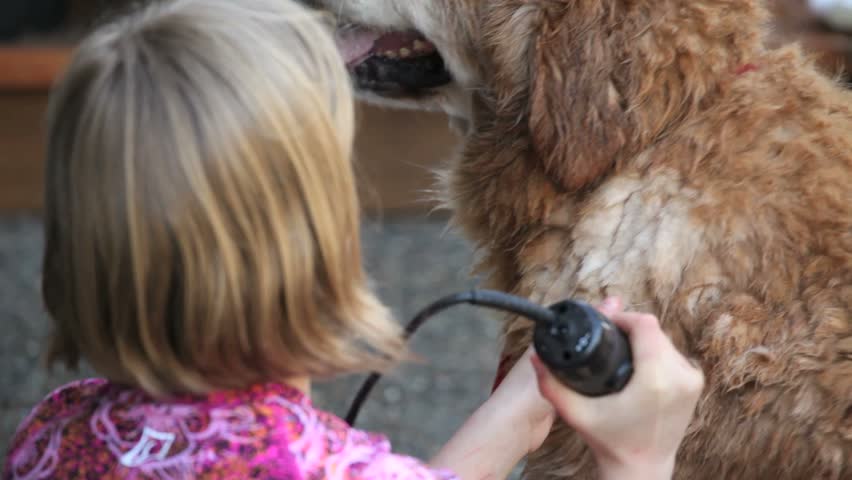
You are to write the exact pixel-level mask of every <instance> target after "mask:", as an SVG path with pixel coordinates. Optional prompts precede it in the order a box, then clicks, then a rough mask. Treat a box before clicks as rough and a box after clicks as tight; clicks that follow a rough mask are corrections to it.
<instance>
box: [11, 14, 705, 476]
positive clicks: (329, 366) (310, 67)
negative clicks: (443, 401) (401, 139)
mask: <svg viewBox="0 0 852 480" xmlns="http://www.w3.org/2000/svg"><path fill="white" fill-rule="evenodd" d="M316 15H317V14H316V13H312V12H309V11H308V10H306V9H304V8H303V7H301V6H299V5H298V4H296V3H293V2H291V1H290V0H240V1H233V0H176V1H172V2H162V3H158V4H156V5H153V6H148V7H145V8H144V9H142V10H140V11H138V12H136V13H133V14H131V15H129V16H126V17H124V18H121V19H119V20H116V21H115V22H113V23H111V24H108V25H106V26H104V27H102V28H100V29H98V30H97V31H96V32H94V33H93V34H92V35H90V36H89V37H88V38H87V39H86V40H85V41H84V42H83V43H82V44H81V45H80V46H79V48H78V50H77V52H76V54H75V56H74V59H73V61H72V63H71V65H70V67H69V69H68V71H67V72H66V74H65V75H64V78H63V79H62V80H61V82H60V83H59V85H58V86H57V88H56V89H55V91H54V92H53V93H52V97H51V103H50V109H49V125H48V127H49V135H48V137H49V142H48V153H47V175H46V178H47V184H46V190H47V199H46V210H45V212H44V219H45V232H46V245H45V253H44V277H43V297H44V301H45V304H46V306H47V309H48V312H49V314H50V316H51V318H52V320H53V322H54V327H55V329H54V330H55V335H54V337H53V339H52V343H51V345H50V349H49V360H50V361H51V362H56V361H61V362H64V363H66V364H68V365H70V366H74V365H76V364H77V362H78V360H80V359H85V360H86V361H87V362H88V363H89V364H91V365H92V366H93V367H94V369H95V370H96V371H97V372H98V373H99V374H100V375H101V376H102V377H103V378H97V379H87V380H82V381H78V382H74V383H71V384H69V385H66V386H64V387H62V388H60V389H58V390H57V391H55V392H53V393H51V394H50V395H49V396H47V397H46V398H45V399H44V400H43V401H42V402H40V403H39V404H38V405H37V406H36V407H35V408H34V409H33V411H32V412H31V413H30V415H29V416H28V417H27V418H26V419H25V420H24V421H23V423H22V424H21V426H20V427H19V428H18V431H17V433H16V435H15V437H14V438H13V441H12V446H11V449H10V451H9V453H8V457H7V459H6V462H5V470H4V473H3V477H2V478H3V479H7V480H11V479H16V480H17V479H43V478H59V479H64V478H86V479H89V478H97V479H112V478H115V479H119V478H121V479H147V478H151V479H155V478H156V479H189V478H276V479H308V478H341V479H343V478H352V479H354V478H371V479H372V478H376V479H378V478H388V479H390V478H397V479H402V478H424V479H425V478H455V477H456V476H458V477H460V478H463V479H470V480H474V479H480V478H499V477H504V476H505V475H507V474H508V472H509V471H510V470H511V469H512V468H513V467H514V466H515V464H516V463H517V462H518V461H519V460H520V459H521V458H522V457H523V456H524V455H525V454H527V453H528V452H529V451H531V450H533V449H536V448H537V447H538V446H539V445H540V444H541V442H542V441H543V439H544V437H545V436H546V434H547V432H548V431H549V429H550V427H551V425H552V422H553V421H554V418H555V417H556V415H557V413H558V415H559V416H560V417H561V418H562V419H563V420H564V421H567V422H569V423H571V424H572V425H574V426H575V427H577V428H578V430H579V431H581V432H583V435H584V436H585V437H586V438H587V439H588V440H589V443H590V445H591V446H592V448H593V449H594V451H595V452H596V453H597V454H598V456H597V458H598V461H599V464H600V466H601V475H602V476H604V477H608V478H631V477H635V478H640V477H641V478H667V476H669V475H670V474H671V468H672V466H673V462H674V455H675V451H676V450H677V447H678V445H679V443H680V440H681V438H682V436H683V433H684V430H685V428H686V425H687V423H688V422H689V419H690V418H691V415H692V410H693V408H694V406H695V402H696V401H697V397H698V392H699V391H700V389H701V385H702V378H701V374H700V372H698V371H697V370H694V369H693V368H692V367H691V366H690V365H689V364H688V363H687V362H686V361H685V360H684V359H683V358H682V357H680V356H679V355H678V354H677V352H676V351H675V350H674V348H673V347H672V346H671V343H670V342H668V340H667V339H666V337H665V336H664V335H663V334H662V332H661V331H660V330H659V326H658V325H657V322H656V320H655V319H654V318H653V317H648V316H643V315H638V314H629V313H624V312H621V308H620V307H619V306H618V304H617V302H615V303H612V304H607V305H604V306H602V307H601V308H602V310H603V311H604V313H606V314H608V315H610V316H611V317H612V318H613V320H615V321H616V322H617V323H619V324H620V325H621V326H622V327H624V328H625V329H627V330H628V332H629V333H630V335H631V339H632V340H631V341H632V342H633V345H634V351H635V352H636V374H635V376H634V379H633V381H632V382H631V384H630V385H629V386H628V388H627V389H626V390H625V391H624V392H622V393H620V394H618V395H614V396H612V397H610V398H607V399H603V400H591V399H585V398H582V397H580V396H578V395H576V394H574V393H572V392H570V391H568V390H566V389H564V388H563V387H561V386H560V385H558V384H557V383H556V382H555V381H554V380H553V377H551V376H550V375H549V373H548V372H547V371H546V370H545V369H543V368H542V367H541V365H540V362H537V361H536V359H535V357H534V355H533V354H532V353H531V352H529V353H528V354H527V356H526V357H525V358H524V361H522V362H520V363H519V364H518V365H516V366H515V367H514V369H512V370H511V371H510V373H509V375H508V376H507V377H506V379H505V380H504V381H503V382H502V384H501V386H500V387H499V388H498V389H497V390H496V391H495V392H494V394H493V395H492V397H491V398H490V399H489V400H487V401H486V402H485V403H484V404H483V405H482V406H481V407H480V408H479V409H478V410H477V411H476V412H475V413H474V415H473V416H472V417H471V418H470V420H468V422H467V423H466V424H465V425H464V426H462V427H461V429H460V430H459V431H458V432H457V433H456V435H455V436H454V437H453V438H452V439H451V440H450V441H449V442H448V444H447V445H446V446H445V447H444V448H443V449H442V450H441V452H440V453H439V454H438V455H437V456H436V457H435V458H434V459H433V460H432V462H431V463H430V464H426V463H422V462H420V461H418V460H416V459H413V458H410V457H407V456H404V455H399V454H395V453H393V452H392V451H391V449H390V446H389V444H388V442H387V441H386V440H385V439H384V437H382V436H380V435H376V434H370V433H366V432H362V431H358V430H355V429H352V428H350V426H348V425H346V424H345V423H344V422H343V421H341V420H339V419H338V418H336V417H334V416H333V415H331V414H329V413H325V412H322V411H320V410H317V409H315V408H314V407H313V406H312V404H311V401H310V396H309V391H310V383H311V379H314V378H328V377H332V376H336V375H340V374H345V373H355V372H366V371H372V370H386V369H387V368H390V367H392V366H393V365H395V364H396V362H398V361H399V360H401V359H403V358H404V357H405V348H404V344H403V341H402V340H401V335H400V329H399V327H398V325H397V324H396V323H395V322H394V321H393V319H392V318H391V317H390V315H389V313H388V310H387V309H386V308H385V307H384V306H383V305H382V304H381V302H380V301H379V300H378V299H376V297H375V296H374V295H373V293H372V292H371V291H370V289H369V288H368V286H367V281H366V278H365V273H364V270H363V267H362V264H361V255H360V245H359V207H358V199H357V197H356V189H355V184H354V180H353V174H352V166H351V164H350V158H351V156H352V147H353V129H354V120H353V100H352V94H351V91H350V86H349V80H348V77H347V73H346V70H345V68H344V65H343V62H342V59H341V58H339V56H338V54H337V51H336V48H335V45H334V41H333V39H332V37H331V35H330V33H329V30H328V29H327V28H326V25H324V24H323V22H322V19H321V18H319V17H317V16H316ZM545 398H546V400H545ZM628 407H629V408H628ZM607 411H609V412H616V411H617V412H619V413H618V415H612V414H607V415H604V414H603V413H604V412H607ZM661 425H664V427H661ZM649 432H650V433H649Z"/></svg>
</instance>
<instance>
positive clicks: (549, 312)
mask: <svg viewBox="0 0 852 480" xmlns="http://www.w3.org/2000/svg"><path fill="white" fill-rule="evenodd" d="M462 303H467V304H471V305H478V306H482V307H488V308H492V309H495V310H499V311H502V312H511V313H514V314H516V315H520V316H522V317H525V318H528V319H530V320H532V321H534V322H535V330H534V331H533V345H534V347H535V350H536V353H537V354H538V356H539V358H541V360H542V362H544V363H545V365H547V367H548V368H549V369H550V371H551V372H553V374H554V376H556V378H558V379H559V380H560V381H562V382H563V383H564V384H565V386H567V387H568V388H570V389H572V390H574V391H575V392H577V393H580V394H582V395H586V396H589V397H600V396H604V395H608V394H611V393H616V392H619V391H621V389H623V388H624V386H625V385H627V382H628V381H629V380H630V377H631V375H632V374H633V355H632V352H631V349H630V342H629V341H628V339H627V336H626V335H625V334H624V332H622V331H621V330H619V329H618V328H617V327H616V326H615V325H613V323H612V322H611V321H610V320H609V319H608V318H606V317H605V316H603V315H601V314H600V312H598V311H597V310H595V309H594V308H593V307H592V306H591V305H588V304H586V303H583V302H579V301H571V300H566V301H563V302H559V303H556V304H554V305H552V306H550V307H549V308H545V307H543V306H541V305H538V304H535V303H533V302H530V301H529V300H526V299H524V298H521V297H517V296H514V295H509V294H507V293H503V292H497V291H492V290H470V291H467V292H462V293H457V294H454V295H449V296H446V297H443V298H441V299H439V300H437V301H435V302H433V303H432V304H430V305H428V306H427V307H426V308H424V309H423V310H421V311H420V312H419V313H418V314H417V315H416V316H415V317H414V319H413V320H412V321H411V322H410V323H409V324H408V326H406V328H405V338H409V337H410V336H411V335H412V334H413V333H414V332H415V331H416V330H417V329H418V328H419V327H420V325H422V324H423V323H424V322H425V321H426V320H427V319H429V318H430V317H432V316H433V315H435V314H436V313H438V312H440V311H441V310H444V309H446V308H449V307H452V306H453V305H458V304H462ZM380 377H381V375H380V374H379V373H373V374H372V375H370V376H369V377H368V378H367V380H366V381H365V382H364V384H363V385H362V386H361V389H360V390H359V391H358V394H357V395H356V397H355V400H354V401H353V402H352V406H351V407H350V408H349V412H348V413H347V415H346V421H347V422H348V423H349V424H350V425H354V424H355V419H356V418H357V416H358V412H359V411H360V409H361V405H362V404H363V403H364V401H365V400H366V398H367V395H368V394H369V393H370V390H372V388H373V386H374V385H375V384H376V382H378V380H379V378H380Z"/></svg>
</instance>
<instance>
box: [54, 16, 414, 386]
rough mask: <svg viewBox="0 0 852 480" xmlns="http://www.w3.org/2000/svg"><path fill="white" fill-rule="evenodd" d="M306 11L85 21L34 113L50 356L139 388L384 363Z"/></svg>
mask: <svg viewBox="0 0 852 480" xmlns="http://www.w3.org/2000/svg"><path fill="white" fill-rule="evenodd" d="M315 15H316V14H314V13H312V12H309V11H308V10H306V9H304V8H303V7H300V6H298V5H296V4H295V3H294V2H291V1H290V0H239V1H235V0H176V1H172V2H168V3H162V4H158V5H154V6H149V7H146V8H145V9H144V10H140V11H137V12H135V13H132V14H130V15H128V16H126V17H123V18H121V19H119V20H116V21H114V22H113V23H111V24H108V25H105V26H104V27H102V28H100V29H98V30H97V31H95V32H94V33H93V34H92V35H90V36H89V37H88V38H87V39H86V40H85V41H84V42H82V44H81V45H80V46H79V48H78V50H77V52H76V54H75V57H74V59H73V61H72V63H71V65H70V67H69V69H68V71H67V72H66V74H65V76H64V78H63V79H62V80H61V82H60V84H59V85H58V86H57V88H56V89H55V91H54V92H53V95H52V99H51V105H50V110H49V125H48V128H49V133H48V137H49V138H48V140H49V141H48V154H47V177H46V180H47V181H46V190H47V197H46V209H45V229H46V246H45V255H44V278H43V294H44V299H45V302H46V305H47V308H48V311H49V313H50V315H51V317H52V318H53V320H54V324H55V327H56V329H55V336H54V339H53V342H52V345H51V349H50V353H49V361H50V362H51V363H52V362H54V361H56V360H61V361H64V362H66V363H68V364H70V365H72V366H73V365H75V364H76V363H77V361H78V359H79V358H80V357H82V358H84V359H85V360H87V361H88V362H89V363H90V364H91V365H92V366H93V367H94V368H95V369H96V370H97V371H98V372H99V373H100V374H102V375H104V376H106V377H107V378H110V379H112V380H115V381H119V382H124V383H129V384H133V385H137V386H139V387H141V388H144V389H145V390H146V391H148V392H150V393H152V394H170V393H185V392H194V393H204V392H208V391H211V390H215V389H224V388H243V387H246V386H248V385H250V384H252V383H257V382H264V381H277V380H283V379H285V378H287V377H289V376H293V375H311V376H329V375H334V374H338V373H347V372H354V371H365V370H369V369H374V368H382V367H384V366H388V365H389V363H388V362H389V361H393V360H395V359H396V358H398V356H399V353H400V352H401V340H400V337H399V332H398V328H397V326H396V323H395V322H393V320H392V319H391V318H390V316H389V314H388V312H387V310H386V309H385V308H384V307H383V306H382V305H381V303H380V302H379V301H378V300H377V299H376V298H375V297H374V296H373V295H372V293H371V292H370V291H369V288H368V286H367V285H366V280H365V275H364V272H363V269H362V264H361V254H360V241H359V221H360V218H359V208H358V201H357V197H356V192H355V184H354V180H353V173H352V167H351V165H350V155H351V153H352V152H351V148H352V137H353V102H352V98H351V92H350V87H349V80H348V78H347V74H346V71H345V68H344V65H343V61H342V59H340V58H339V57H338V54H337V51H336V49H335V45H334V42H333V39H332V38H331V35H330V34H329V32H328V31H327V29H326V28H325V25H323V23H322V22H321V21H320V19H319V18H318V17H316V16H315Z"/></svg>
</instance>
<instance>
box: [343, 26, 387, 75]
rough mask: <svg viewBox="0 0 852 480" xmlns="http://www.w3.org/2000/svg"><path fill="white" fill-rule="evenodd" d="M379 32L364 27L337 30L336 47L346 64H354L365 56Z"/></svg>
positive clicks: (370, 49)
mask: <svg viewBox="0 0 852 480" xmlns="http://www.w3.org/2000/svg"><path fill="white" fill-rule="evenodd" d="M379 36H380V34H379V33H377V32H374V31H370V30H367V29H364V28H351V29H346V30H344V31H339V32H337V48H338V49H339V50H340V53H341V55H343V59H344V60H345V61H346V65H347V66H351V65H354V64H356V63H358V62H360V61H361V60H363V59H364V58H366V57H367V56H368V55H369V54H370V51H372V50H373V45H374V44H375V43H376V40H378V39H379Z"/></svg>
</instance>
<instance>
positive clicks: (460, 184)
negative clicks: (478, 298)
mask: <svg viewBox="0 0 852 480" xmlns="http://www.w3.org/2000/svg"><path fill="white" fill-rule="evenodd" d="M310 3H313V4H322V6H324V7H327V8H329V9H330V10H331V11H334V12H336V13H338V14H339V15H340V18H342V19H344V21H352V22H356V23H358V24H360V25H361V26H362V27H363V26H369V27H372V29H370V30H364V29H363V28H361V29H352V28H350V27H342V29H341V34H340V38H341V48H342V50H343V52H344V53H345V54H346V57H347V59H348V60H349V65H350V67H351V68H352V70H353V73H354V76H355V78H356V79H357V81H358V84H359V85H360V86H361V87H362V89H363V90H365V91H366V90H369V91H371V92H372V93H371V94H370V97H371V98H373V99H377V98H384V99H386V100H387V99H392V101H393V102H395V103H399V102H404V100H405V99H408V98H415V97H416V98H417V104H419V105H432V106H439V107H442V108H446V109H447V111H448V112H449V113H450V114H451V115H453V116H454V117H456V118H457V119H458V120H459V122H457V123H458V125H461V126H462V127H463V128H464V129H465V131H464V133H465V135H466V142H465V146H464V149H463V151H462V152H460V154H459V155H458V157H457V158H455V159H454V160H453V162H452V165H451V167H450V168H449V171H448V173H447V176H446V180H447V182H446V183H447V197H446V200H447V202H448V204H449V205H450V206H451V208H452V209H453V212H454V216H455V222H456V223H457V224H458V225H459V226H460V227H461V228H462V229H463V230H464V232H466V234H467V235H468V238H469V239H471V240H472V241H473V242H475V244H476V245H477V246H478V247H479V248H480V250H481V251H482V253H483V256H482V258H481V263H480V267H481V270H482V271H483V272H485V273H486V274H487V275H488V277H489V279H490V286H492V287H495V288H499V289H502V290H507V291H511V292H514V293H518V294H521V295H524V296H527V297H530V298H532V299H534V300H536V301H539V302H542V303H549V302H553V301H556V300H560V299H563V298H566V297H579V298H583V299H586V300H590V301H598V300H600V299H602V298H603V297H604V296H607V295H619V296H621V297H622V298H624V300H625V301H626V303H627V304H628V305H629V306H630V308H632V309H639V310H644V311H651V312H653V313H655V314H656V315H658V316H659V317H660V319H661V320H662V322H663V324H664V326H665V328H666V330H667V332H668V333H669V334H670V335H671V337H672V338H673V340H674V341H675V343H676V345H677V346H678V347H679V348H680V349H681V350H682V351H683V352H684V353H685V354H687V355H689V356H691V357H694V358H696V359H698V360H699V361H700V362H701V364H702V365H703V368H704V371H705V374H706V377H707V381H708V386H707V388H706V392H705V394H704V396H703V398H702V400H701V402H700V404H699V406H698V411H697V415H696V418H695V421H694V422H693V424H692V426H691V428H690V430H689V433H688V436H687V438H686V439H685V441H684V443H683V447H682V449H681V450H680V452H679V457H678V467H677V471H676V475H675V477H676V478H678V479H690V480H700V479H707V480H710V479H713V480H717V479H773V480H777V479H796V480H799V479H849V478H852V317H850V312H852V94H850V93H848V92H847V91H844V90H843V89H841V88H840V87H839V86H838V85H836V84H835V82H834V81H833V80H832V79H831V78H829V77H827V76H825V75H823V74H822V73H820V72H819V71H818V70H817V69H816V68H815V67H814V66H813V64H812V62H811V61H810V60H809V59H808V58H806V57H805V55H803V53H802V52H801V51H800V49H799V47H796V46H790V47H785V48H783V49H777V50H773V49H770V48H768V47H767V46H766V44H765V42H764V40H765V31H766V28H767V27H766V24H767V20H768V18H767V13H766V10H765V9H764V8H763V6H762V5H761V3H760V2H758V1H755V0H532V1H531V0H323V1H319V2H317V1H313V2H310ZM381 29H392V30H395V31H404V30H408V29H414V30H416V31H418V32H420V34H422V35H423V37H419V36H418V37H416V39H417V40H416V42H415V41H414V40H413V38H414V37H411V36H406V35H402V34H399V33H390V34H388V33H385V34H382V33H380V31H379V30H381ZM384 31H385V32H386V30H384ZM370 32H372V33H370ZM426 39H428V40H429V42H428V43H427V42H425V40H426ZM400 45H403V46H400ZM435 52H437V54H440V57H441V60H442V61H443V62H444V63H443V64H444V65H446V66H447V69H448V70H449V73H450V74H451V76H452V82H449V80H447V81H441V80H440V76H439V75H437V74H436V71H435V63H434V62H435V59H434V55H436V53H435ZM406 62H407V63H406ZM418 62H421V63H418ZM429 62H432V63H429ZM418 72H420V73H424V72H425V73H424V74H423V75H420V76H418ZM427 74H428V75H427ZM430 75H431V76H430ZM427 77H428V78H427ZM447 82H449V83H447ZM530 327H531V325H530V324H529V323H527V322H526V321H524V320H520V319H510V320H509V322H508V327H507V337H506V347H505V352H506V354H507V355H509V356H510V357H511V358H517V356H518V355H519V354H520V353H521V352H522V350H523V349H524V348H525V346H526V345H528V343H529V341H530ZM648 435H649V436H650V435H653V432H648ZM527 474H528V476H530V477H531V478H536V479H547V478H566V477H571V478H579V479H591V478H594V477H595V466H594V463H593V461H592V459H591V457H590V455H589V452H588V451H587V449H586V448H585V447H584V445H583V444H582V442H581V441H580V440H579V439H578V437H577V436H576V435H575V434H574V433H573V432H572V431H570V430H569V429H568V428H567V427H565V426H564V425H557V426H556V427H555V428H554V431H553V433H552V435H551V436H550V437H549V438H548V439H547V441H546V442H545V445H544V447H543V448H542V449H541V450H540V451H539V452H537V453H536V454H535V455H533V456H532V457H531V458H530V459H529V461H528V467H527Z"/></svg>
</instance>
